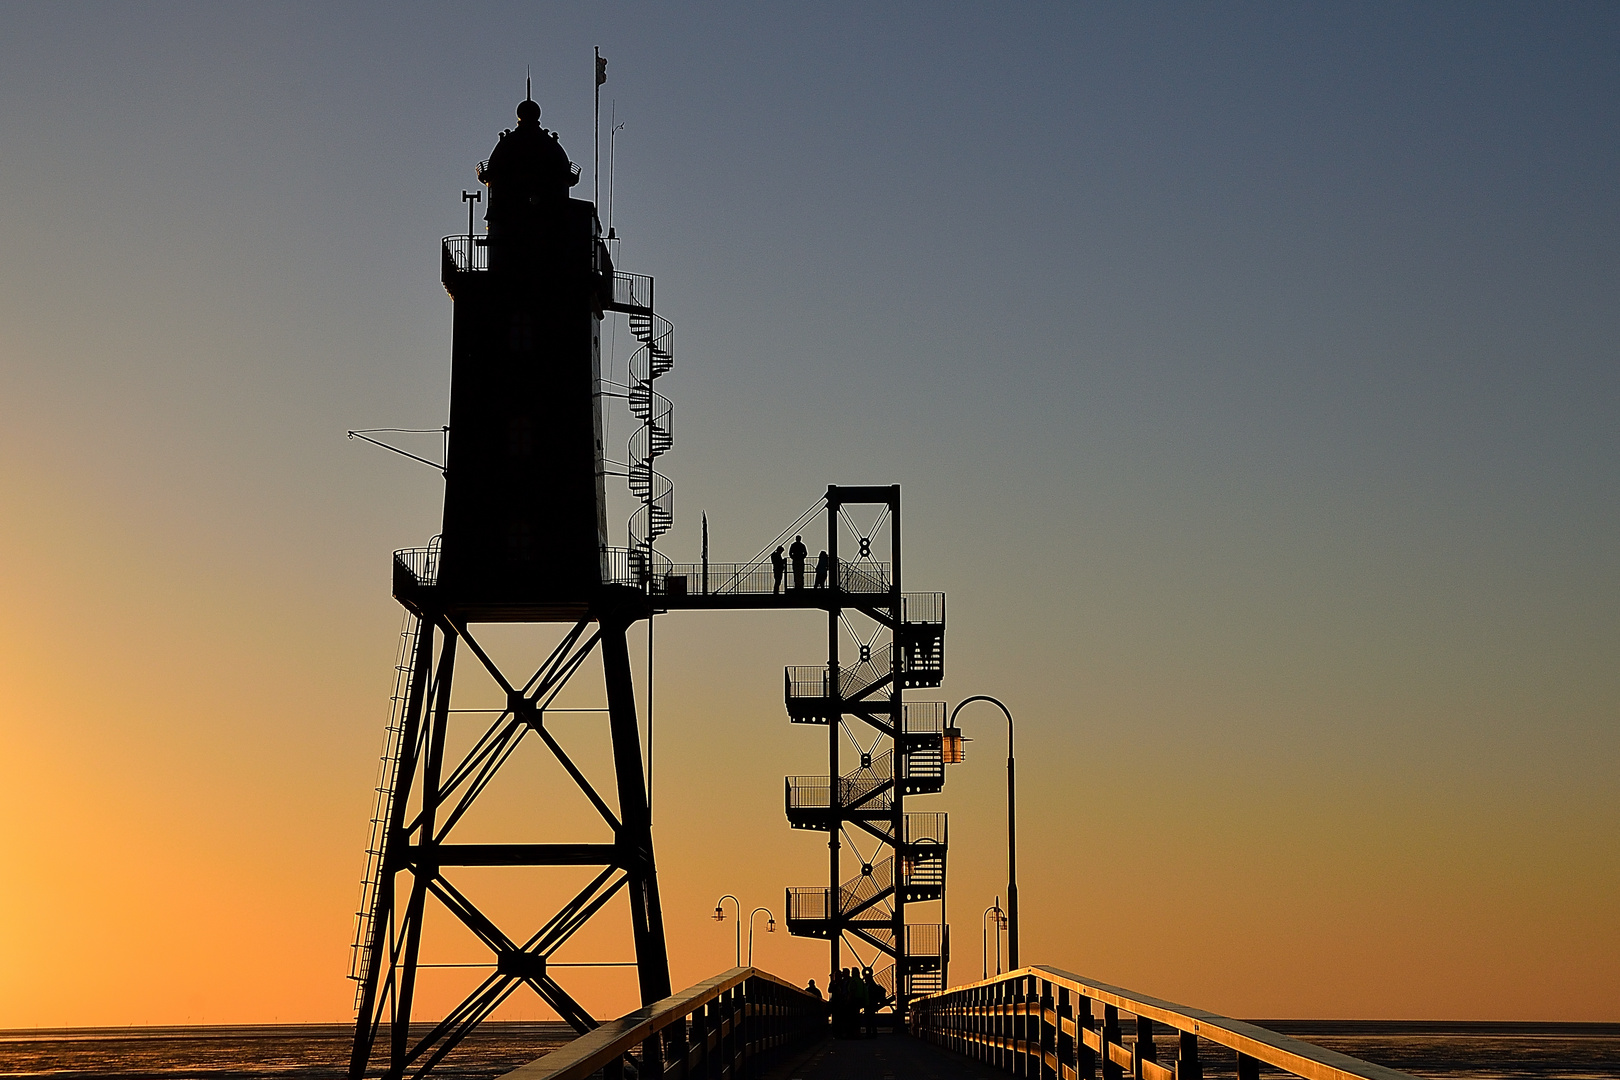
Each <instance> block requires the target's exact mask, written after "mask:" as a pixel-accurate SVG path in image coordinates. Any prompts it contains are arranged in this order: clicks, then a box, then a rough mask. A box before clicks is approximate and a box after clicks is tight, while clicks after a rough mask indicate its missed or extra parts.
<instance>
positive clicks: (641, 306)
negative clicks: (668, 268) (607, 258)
mask: <svg viewBox="0 0 1620 1080" xmlns="http://www.w3.org/2000/svg"><path fill="white" fill-rule="evenodd" d="M613 306H614V307H615V308H617V309H619V310H621V311H637V312H641V311H651V310H652V306H653V279H652V278H650V277H648V276H647V275H646V274H627V273H625V272H624V271H623V270H615V271H613Z"/></svg>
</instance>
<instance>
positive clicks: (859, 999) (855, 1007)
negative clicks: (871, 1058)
mask: <svg viewBox="0 0 1620 1080" xmlns="http://www.w3.org/2000/svg"><path fill="white" fill-rule="evenodd" d="M849 997H850V1006H849V1027H850V1037H851V1038H855V1039H859V1038H862V1037H863V1036H862V1034H861V1016H862V1014H864V1013H867V1012H870V1011H871V1008H872V1005H871V1001H870V999H868V998H867V996H866V982H865V980H863V979H862V978H861V973H860V971H859V970H858V969H856V968H851V969H850V972H849Z"/></svg>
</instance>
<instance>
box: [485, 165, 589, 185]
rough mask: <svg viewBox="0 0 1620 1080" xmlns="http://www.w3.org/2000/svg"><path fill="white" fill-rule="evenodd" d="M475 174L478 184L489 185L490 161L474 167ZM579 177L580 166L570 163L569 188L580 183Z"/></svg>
mask: <svg viewBox="0 0 1620 1080" xmlns="http://www.w3.org/2000/svg"><path fill="white" fill-rule="evenodd" d="M473 172H474V173H476V174H477V176H478V182H479V183H480V184H487V183H489V160H488V159H487V158H486V159H485V160H483V161H480V162H479V163H478V164H477V165H475V166H473ZM579 177H580V170H579V166H578V165H575V164H574V163H573V162H572V161H570V162H569V163H568V178H569V179H568V186H569V187H573V186H574V185H575V184H577V183H579Z"/></svg>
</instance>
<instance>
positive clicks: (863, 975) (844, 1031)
mask: <svg viewBox="0 0 1620 1080" xmlns="http://www.w3.org/2000/svg"><path fill="white" fill-rule="evenodd" d="M805 989H806V990H808V991H809V992H810V993H812V994H814V995H816V997H820V996H821V991H820V990H818V989H816V980H814V979H811V980H810V985H809V986H807V987H805ZM888 1000H889V995H887V994H885V993H884V992H883V987H881V986H879V985H878V984H877V980H876V979H874V978H872V969H871V968H866V969H864V970H860V969H856V968H844V969H843V970H842V971H840V972H838V973H837V974H836V975H834V976H833V978H832V985H831V986H829V987H828V988H827V1006H828V1011H829V1012H831V1013H832V1033H833V1037H834V1038H838V1039H859V1038H863V1037H864V1038H868V1039H870V1038H871V1037H872V1036H874V1035H876V1034H877V1011H878V1010H879V1009H881V1008H882V1007H883V1005H884V1003H885V1002H887V1001H888ZM863 1020H864V1024H863ZM863 1028H864V1033H863Z"/></svg>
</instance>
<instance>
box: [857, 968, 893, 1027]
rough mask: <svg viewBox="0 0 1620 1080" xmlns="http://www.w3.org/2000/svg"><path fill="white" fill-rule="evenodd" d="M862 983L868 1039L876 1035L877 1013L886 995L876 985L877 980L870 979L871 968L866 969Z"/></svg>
mask: <svg viewBox="0 0 1620 1080" xmlns="http://www.w3.org/2000/svg"><path fill="white" fill-rule="evenodd" d="M862 981H863V982H864V984H865V990H866V995H865V996H866V1037H867V1038H868V1039H870V1038H871V1037H872V1036H874V1035H876V1034H877V1011H878V1009H879V1008H881V1007H882V1005H883V1001H884V999H885V998H886V997H888V995H887V994H885V993H884V992H883V988H882V987H881V986H879V985H878V984H877V980H876V979H874V978H872V969H871V968H867V969H866V974H865V975H864V976H863V978H862Z"/></svg>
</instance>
